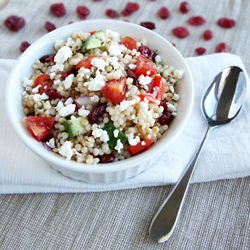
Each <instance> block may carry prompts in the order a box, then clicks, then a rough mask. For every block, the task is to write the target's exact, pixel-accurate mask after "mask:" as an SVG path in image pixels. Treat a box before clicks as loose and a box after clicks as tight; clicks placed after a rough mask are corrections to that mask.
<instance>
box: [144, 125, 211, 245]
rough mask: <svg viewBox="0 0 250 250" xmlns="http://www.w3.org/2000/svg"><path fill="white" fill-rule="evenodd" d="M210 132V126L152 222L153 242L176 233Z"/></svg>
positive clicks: (151, 235)
mask: <svg viewBox="0 0 250 250" xmlns="http://www.w3.org/2000/svg"><path fill="white" fill-rule="evenodd" d="M209 130H210V127H209V126H208V128H207V131H206V133H205V135H204V138H203V140H202V142H201V145H200V147H199V149H198V150H197V152H196V154H195V155H194V157H193V159H192V160H191V161H190V163H189V165H188V166H187V168H186V169H185V171H184V173H183V174H182V176H181V177H180V179H179V180H178V182H177V183H176V185H175V186H174V188H173V190H172V191H171V192H170V194H169V195H168V196H167V198H166V199H165V201H164V202H163V204H162V205H161V206H160V208H159V209H158V211H157V213H156V214H155V216H154V218H153V220H152V222H151V225H150V227H149V235H150V238H151V239H152V240H154V241H156V242H158V243H162V242H164V241H166V240H168V239H169V237H170V236H171V235H172V233H173V231H174V228H175V225H176V222H177V219H178V217H179V214H180V211H181V208H182V205H183V202H184V199H185V196H186V193H187V190H188V187H189V183H190V179H191V177H192V174H193V171H194V169H195V165H196V162H197V160H198V158H199V155H200V152H201V149H202V146H203V144H204V142H205V140H206V137H207V134H208V131H209Z"/></svg>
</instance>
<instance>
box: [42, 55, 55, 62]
mask: <svg viewBox="0 0 250 250" xmlns="http://www.w3.org/2000/svg"><path fill="white" fill-rule="evenodd" d="M54 57H55V54H48V55H45V56H42V57H41V58H40V59H39V61H40V62H41V63H50V62H53V61H54Z"/></svg>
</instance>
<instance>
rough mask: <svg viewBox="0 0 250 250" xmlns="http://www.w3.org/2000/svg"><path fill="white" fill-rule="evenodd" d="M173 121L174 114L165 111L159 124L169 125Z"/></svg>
mask: <svg viewBox="0 0 250 250" xmlns="http://www.w3.org/2000/svg"><path fill="white" fill-rule="evenodd" d="M172 120H173V115H172V113H171V112H169V111H165V110H164V112H163V114H162V115H161V116H160V117H159V119H158V122H159V123H160V124H161V125H169V124H170V122H171V121H172Z"/></svg>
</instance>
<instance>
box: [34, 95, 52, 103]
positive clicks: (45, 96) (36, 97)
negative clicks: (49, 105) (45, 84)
mask: <svg viewBox="0 0 250 250" xmlns="http://www.w3.org/2000/svg"><path fill="white" fill-rule="evenodd" d="M33 99H34V101H35V102H38V101H40V100H48V99H49V97H48V96H47V95H46V94H45V93H43V94H42V95H40V94H34V95H33Z"/></svg>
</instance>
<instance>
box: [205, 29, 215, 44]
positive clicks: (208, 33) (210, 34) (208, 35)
mask: <svg viewBox="0 0 250 250" xmlns="http://www.w3.org/2000/svg"><path fill="white" fill-rule="evenodd" d="M203 38H204V40H206V41H208V40H211V39H212V38H213V32H212V30H205V31H204V33H203Z"/></svg>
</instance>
